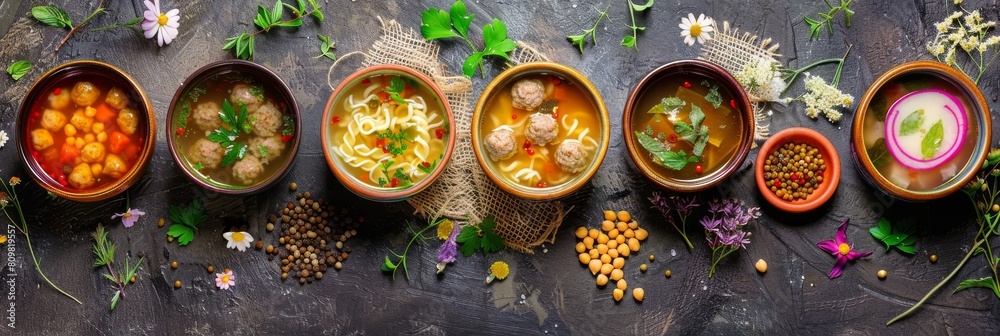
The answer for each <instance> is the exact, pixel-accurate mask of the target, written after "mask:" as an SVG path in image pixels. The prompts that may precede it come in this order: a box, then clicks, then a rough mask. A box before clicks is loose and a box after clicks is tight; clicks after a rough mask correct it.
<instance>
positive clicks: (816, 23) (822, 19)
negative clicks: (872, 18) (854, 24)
mask: <svg viewBox="0 0 1000 336" xmlns="http://www.w3.org/2000/svg"><path fill="white" fill-rule="evenodd" d="M852 1H853V0H840V4H839V5H837V6H834V5H831V4H830V0H823V2H824V3H826V6H827V7H829V8H830V9H829V10H827V11H825V12H819V14H817V15H818V16H819V18H818V19H813V18H810V17H808V16H806V17H804V18H802V20H803V21H805V22H806V24H808V25H809V40H810V41H811V40H813V39H818V38H819V32H820V31H822V30H823V27H824V26H825V27H826V29H827V30H828V31H829V32H830V34H831V35H832V34H833V18H834V17H835V16H837V13H840V12H843V13H844V24H846V25H847V26H848V27H850V26H851V16H852V15H854V11H853V10H851V9H850V8H847V6H850V5H851V2H852Z"/></svg>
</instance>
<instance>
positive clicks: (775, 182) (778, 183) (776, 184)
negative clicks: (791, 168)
mask: <svg viewBox="0 0 1000 336" xmlns="http://www.w3.org/2000/svg"><path fill="white" fill-rule="evenodd" d="M774 186H775V187H778V188H781V181H779V180H774Z"/></svg>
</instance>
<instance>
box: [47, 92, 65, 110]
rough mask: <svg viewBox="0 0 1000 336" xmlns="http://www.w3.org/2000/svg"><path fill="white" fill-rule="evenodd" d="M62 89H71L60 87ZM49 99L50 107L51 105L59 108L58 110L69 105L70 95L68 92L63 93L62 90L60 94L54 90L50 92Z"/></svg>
mask: <svg viewBox="0 0 1000 336" xmlns="http://www.w3.org/2000/svg"><path fill="white" fill-rule="evenodd" d="M60 91H66V92H69V90H62V89H60ZM48 99H49V107H51V108H54V109H57V110H61V109H63V108H65V107H66V106H69V95H68V94H62V92H60V93H59V94H56V93H55V92H53V93H50V94H49V98H48Z"/></svg>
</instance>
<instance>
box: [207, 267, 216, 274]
mask: <svg viewBox="0 0 1000 336" xmlns="http://www.w3.org/2000/svg"><path fill="white" fill-rule="evenodd" d="M205 270H207V271H208V273H213V272H215V266H212V265H208V267H207V268H205Z"/></svg>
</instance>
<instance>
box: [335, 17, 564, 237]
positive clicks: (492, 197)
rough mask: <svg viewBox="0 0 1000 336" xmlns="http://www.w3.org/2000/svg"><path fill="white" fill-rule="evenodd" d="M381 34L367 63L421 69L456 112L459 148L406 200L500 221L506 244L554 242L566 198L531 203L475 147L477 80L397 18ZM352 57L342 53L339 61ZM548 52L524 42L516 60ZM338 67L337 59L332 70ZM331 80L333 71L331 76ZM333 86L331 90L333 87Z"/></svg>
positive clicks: (456, 215) (425, 210)
mask: <svg viewBox="0 0 1000 336" xmlns="http://www.w3.org/2000/svg"><path fill="white" fill-rule="evenodd" d="M379 22H380V23H381V26H382V36H381V38H379V39H378V40H376V41H375V42H374V43H373V44H372V46H371V48H369V49H368V50H367V51H366V52H363V53H361V54H362V55H363V56H364V60H363V61H362V62H361V64H362V66H363V67H368V66H373V65H379V64H397V65H403V66H407V67H410V68H413V69H416V70H418V71H420V72H422V73H424V74H425V75H427V76H428V77H430V78H431V79H432V80H433V81H434V83H435V84H437V85H438V87H440V89H441V91H442V92H444V94H445V97H446V98H447V100H448V104H449V105H451V110H452V113H454V114H455V125H453V127H455V135H456V139H455V150H454V152H453V153H452V156H451V161H450V162H449V163H448V166H447V167H445V170H444V172H443V173H442V174H441V175H440V177H438V179H437V181H435V182H434V183H433V184H431V185H430V187H428V188H427V189H425V190H424V191H422V192H420V193H419V194H417V195H415V196H413V197H411V198H410V199H408V200H407V202H408V203H409V204H410V205H412V206H413V207H414V208H415V213H416V214H419V215H421V216H423V217H426V218H435V217H441V216H444V217H448V218H451V219H452V220H455V221H456V222H458V223H464V224H469V223H479V222H480V221H482V219H483V218H486V216H488V215H494V216H495V217H496V219H497V225H496V228H495V230H496V233H497V234H498V235H500V236H501V237H503V238H504V241H505V242H506V244H507V247H509V248H511V249H514V250H517V251H520V252H524V253H529V254H533V252H532V248H534V247H536V246H538V245H540V244H542V243H545V242H550V243H551V242H554V241H555V235H556V229H557V228H558V227H559V224H561V223H562V220H563V217H564V216H565V215H566V212H567V209H566V208H565V206H564V205H563V203H562V202H558V201H554V202H528V201H525V200H522V199H520V198H517V197H514V196H512V195H510V194H508V193H506V192H504V191H503V190H501V189H500V188H499V187H497V186H496V185H495V184H493V181H491V180H490V179H489V178H487V177H486V174H485V173H484V172H483V169H482V167H480V166H479V163H478V162H477V161H476V155H475V153H474V152H473V151H472V108H473V104H474V103H475V102H474V101H473V95H472V81H470V80H469V79H468V78H465V77H463V76H460V75H456V74H454V73H451V72H448V71H446V70H445V69H444V65H443V64H441V62H440V60H438V51H439V49H440V48H439V47H438V45H437V44H435V43H430V42H427V41H424V39H423V37H421V36H420V35H419V34H417V33H416V32H415V31H414V30H413V29H412V28H403V27H402V26H401V25H400V24H399V23H397V22H396V21H395V20H389V21H384V20H382V18H379ZM347 56H348V55H344V56H342V57H341V58H340V59H339V60H338V62H339V61H340V60H342V59H344V58H346V57H347ZM547 60H548V58H546V57H545V56H544V55H542V54H541V53H539V52H538V51H536V50H535V49H534V48H531V47H529V46H527V45H525V44H523V43H520V42H519V43H518V48H517V49H516V50H515V51H514V52H513V56H512V57H511V62H510V63H511V64H521V63H526V62H536V61H547ZM336 66H337V63H334V65H333V66H331V68H330V72H331V73H332V71H333V68H334V67H336ZM328 78H329V74H328ZM328 84H330V86H331V88H333V87H334V85H332V84H333V83H332V82H331V83H328Z"/></svg>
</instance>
